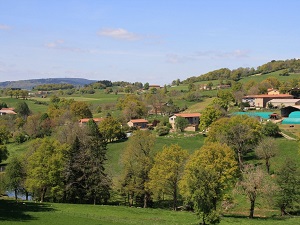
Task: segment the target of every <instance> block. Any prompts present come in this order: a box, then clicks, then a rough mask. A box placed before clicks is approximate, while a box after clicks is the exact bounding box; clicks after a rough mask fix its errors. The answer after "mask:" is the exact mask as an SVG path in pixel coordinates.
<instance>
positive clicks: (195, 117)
mask: <svg viewBox="0 0 300 225" xmlns="http://www.w3.org/2000/svg"><path fill="white" fill-rule="evenodd" d="M200 115H201V114H200V113H177V114H174V115H173V116H171V117H170V118H169V123H170V124H171V125H172V128H173V129H175V125H176V118H177V117H183V118H185V119H186V120H187V121H188V122H189V125H188V127H187V128H186V129H185V130H186V131H197V130H198V129H199V124H200Z"/></svg>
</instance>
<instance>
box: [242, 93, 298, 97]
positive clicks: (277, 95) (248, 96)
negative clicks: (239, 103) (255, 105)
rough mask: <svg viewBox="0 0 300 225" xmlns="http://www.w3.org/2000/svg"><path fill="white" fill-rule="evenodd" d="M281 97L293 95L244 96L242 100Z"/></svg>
mask: <svg viewBox="0 0 300 225" xmlns="http://www.w3.org/2000/svg"><path fill="white" fill-rule="evenodd" d="M282 97H293V95H289V94H278V95H267V94H264V95H247V96H244V97H243V98H282Z"/></svg>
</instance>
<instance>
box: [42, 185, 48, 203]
mask: <svg viewBox="0 0 300 225" xmlns="http://www.w3.org/2000/svg"><path fill="white" fill-rule="evenodd" d="M46 191H47V187H43V188H42V193H41V202H44V199H45V195H46Z"/></svg>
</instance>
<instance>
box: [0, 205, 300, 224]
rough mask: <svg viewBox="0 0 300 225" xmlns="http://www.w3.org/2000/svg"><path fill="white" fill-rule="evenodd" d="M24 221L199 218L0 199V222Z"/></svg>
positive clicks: (288, 220) (231, 218)
mask: <svg viewBox="0 0 300 225" xmlns="http://www.w3.org/2000/svg"><path fill="white" fill-rule="evenodd" d="M299 222H300V218H299V217H283V218H282V217H278V216H273V217H270V218H265V217H256V218H254V219H252V220H250V219H248V218H247V216H244V215H234V214H225V215H224V216H223V217H222V219H221V223H220V224H221V225H227V224H241V225H243V224H245V225H246V224H258V225H269V224H270V225H271V224H272V225H273V224H275V225H277V224H278V225H281V224H282V225H283V224H287V225H292V224H299ZM24 223H25V224H26V223H27V224H30V225H35V224H37V225H40V224H43V225H53V224H55V225H68V224H70V225H81V224H84V225H110V224H112V225H121V224H122V225H126V224H139V225H140V224H143V225H153V224H157V225H160V224H166V225H169V224H170V225H176V224H178V225H179V224H180V225H181V224H182V225H184V224H190V225H193V224H194V225H196V224H198V219H197V217H196V215H195V214H194V213H192V212H181V211H177V212H176V211H171V210H163V209H143V208H134V207H132V208H130V207H125V206H102V205H79V204H77V205H75V204H62V203H60V204H58V203H43V204H41V203H34V202H24V204H23V203H22V202H19V203H15V202H14V201H12V200H0V224H3V225H15V224H24Z"/></svg>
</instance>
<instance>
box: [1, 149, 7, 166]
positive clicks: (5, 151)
mask: <svg viewBox="0 0 300 225" xmlns="http://www.w3.org/2000/svg"><path fill="white" fill-rule="evenodd" d="M7 158H8V151H7V147H6V146H5V145H0V163H1V162H2V161H4V160H6V159H7Z"/></svg>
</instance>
